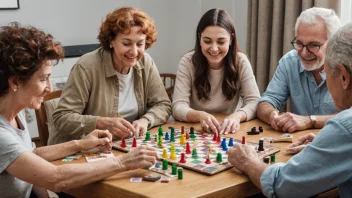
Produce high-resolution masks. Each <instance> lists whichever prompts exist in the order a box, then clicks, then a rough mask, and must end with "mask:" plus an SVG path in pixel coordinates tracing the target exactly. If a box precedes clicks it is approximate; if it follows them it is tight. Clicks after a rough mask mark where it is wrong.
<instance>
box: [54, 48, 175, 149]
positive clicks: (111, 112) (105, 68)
mask: <svg viewBox="0 0 352 198" xmlns="http://www.w3.org/2000/svg"><path fill="white" fill-rule="evenodd" d="M133 72H134V84H135V95H136V99H137V104H138V118H141V117H142V118H146V119H148V121H149V126H148V127H149V128H150V127H153V126H156V125H161V124H163V123H164V122H166V121H167V120H168V118H169V117H170V114H171V102H170V99H169V97H168V95H167V93H166V90H165V87H164V84H163V82H162V81H161V78H160V75H159V72H158V70H157V68H156V66H155V64H154V61H153V59H152V58H151V57H150V56H149V55H148V54H147V53H144V56H143V57H142V58H141V60H139V61H138V62H137V64H136V65H135V66H134V67H133ZM116 73H117V71H116V70H115V69H114V66H113V63H112V58H111V53H110V52H108V51H105V50H103V49H102V48H99V49H97V50H95V51H93V52H91V53H88V54H85V55H83V56H82V57H81V58H80V59H79V60H78V62H77V63H76V64H75V65H74V67H73V68H72V71H71V73H70V76H69V78H68V80H67V83H66V85H65V88H64V90H63V91H62V94H61V98H60V102H59V104H58V107H57V108H56V110H55V112H54V114H53V122H54V123H53V125H54V129H55V130H53V131H50V134H49V144H57V143H61V142H65V141H69V140H73V139H79V138H80V136H81V135H82V134H88V133H90V132H91V131H93V130H94V129H95V128H96V122H97V119H98V118H99V117H100V116H102V117H116V116H117V113H118V112H119V110H118V101H119V98H118V97H119V80H118V77H117V75H116Z"/></svg>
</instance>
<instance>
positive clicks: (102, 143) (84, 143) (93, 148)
mask: <svg viewBox="0 0 352 198" xmlns="http://www.w3.org/2000/svg"><path fill="white" fill-rule="evenodd" d="M111 141H112V135H111V133H110V132H109V131H108V130H98V129H96V130H94V131H92V132H91V133H89V134H88V135H87V136H86V137H85V138H84V139H82V140H79V148H81V149H80V150H81V151H82V152H98V151H109V152H110V151H111V146H112V145H111Z"/></svg>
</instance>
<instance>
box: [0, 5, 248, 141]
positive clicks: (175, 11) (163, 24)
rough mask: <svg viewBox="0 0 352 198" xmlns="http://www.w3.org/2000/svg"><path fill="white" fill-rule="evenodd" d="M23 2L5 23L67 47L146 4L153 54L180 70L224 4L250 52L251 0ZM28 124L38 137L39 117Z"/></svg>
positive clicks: (170, 69) (88, 40)
mask: <svg viewBox="0 0 352 198" xmlns="http://www.w3.org/2000/svg"><path fill="white" fill-rule="evenodd" d="M19 3H20V9H18V10H0V25H6V24H8V23H9V22H11V21H18V22H20V23H22V24H26V25H33V26H36V27H38V28H40V29H42V30H44V31H46V32H50V33H51V34H52V35H53V36H54V37H55V38H56V39H57V40H59V41H61V42H62V43H63V45H80V44H92V43H98V41H97V39H96V37H97V34H98V29H99V26H100V23H101V21H102V20H103V19H104V17H105V16H106V14H107V13H108V12H111V11H113V10H114V9H115V8H117V7H121V6H133V7H138V8H141V9H142V10H143V11H145V12H146V13H148V14H149V15H150V16H151V17H152V18H153V19H154V20H155V23H156V27H157V30H158V41H157V42H156V43H155V44H154V45H153V47H152V48H151V49H149V50H148V53H150V54H151V56H152V57H153V59H154V60H155V62H156V64H157V66H158V69H159V72H160V73H176V71H177V65H178V62H179V60H180V57H181V56H182V55H183V54H184V53H186V52H187V51H189V50H191V49H192V48H193V45H194V40H195V39H194V38H195V29H196V26H197V23H198V21H199V19H200V17H201V16H202V14H204V13H205V12H206V11H207V10H209V9H211V8H224V9H226V10H227V11H228V12H229V13H230V15H231V16H232V18H233V20H234V22H235V25H236V31H237V32H236V33H237V37H238V42H239V45H240V47H241V48H242V51H245V50H246V49H245V47H246V45H245V42H246V29H247V28H246V25H247V20H246V19H247V1H243V0H216V1H214V0H103V1H99V0H74V1H72V0H59V1H52V0H20V2H19ZM75 61H76V59H67V60H65V61H64V63H63V64H60V65H58V66H55V67H54V69H53V77H57V76H65V75H68V74H69V71H70V68H71V66H72V64H73V63H74V62H75ZM32 116H33V117H34V114H33V112H32ZM29 128H30V131H31V136H32V137H37V136H38V132H37V128H36V120H35V119H34V121H33V122H32V123H30V124H29Z"/></svg>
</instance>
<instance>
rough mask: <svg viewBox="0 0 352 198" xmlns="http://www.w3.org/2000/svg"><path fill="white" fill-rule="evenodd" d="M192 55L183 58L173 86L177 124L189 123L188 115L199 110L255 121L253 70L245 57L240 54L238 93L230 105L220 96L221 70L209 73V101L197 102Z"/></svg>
mask: <svg viewBox="0 0 352 198" xmlns="http://www.w3.org/2000/svg"><path fill="white" fill-rule="evenodd" d="M193 54H194V51H192V52H189V53H187V54H185V55H184V56H183V57H182V58H181V61H180V63H179V67H178V71H177V78H176V84H175V89H174V95H173V103H172V115H173V117H174V118H175V119H177V120H180V121H188V120H187V118H186V115H187V113H188V111H190V110H192V109H194V110H201V111H205V112H208V113H225V114H231V113H234V112H236V111H244V112H245V113H246V114H247V121H248V120H251V119H253V118H255V116H256V110H257V104H258V100H259V98H260V93H259V89H258V86H257V83H256V81H255V77H254V75H253V71H252V67H251V64H250V62H249V61H248V58H247V56H246V55H245V54H243V53H241V52H239V53H238V57H239V60H238V62H239V65H238V68H239V83H240V90H239V92H238V93H236V95H235V97H234V99H233V100H231V101H226V98H225V96H224V95H223V93H222V80H223V76H224V75H223V73H224V68H223V67H222V68H220V69H219V70H212V69H210V73H209V76H208V78H209V81H210V85H211V91H210V94H209V97H210V101H205V102H203V101H199V100H198V99H197V91H196V88H195V87H194V84H193V83H194V73H195V67H194V65H193V63H192V56H193Z"/></svg>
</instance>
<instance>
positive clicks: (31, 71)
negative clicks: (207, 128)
mask: <svg viewBox="0 0 352 198" xmlns="http://www.w3.org/2000/svg"><path fill="white" fill-rule="evenodd" d="M62 58H63V49H62V46H61V44H60V43H59V42H57V41H55V40H54V39H53V37H52V36H51V35H50V34H45V33H44V32H42V31H40V30H38V29H36V28H34V27H22V26H20V25H19V24H18V23H13V24H10V25H9V26H3V27H1V28H0V192H1V197H30V196H32V195H34V196H37V197H48V193H47V192H46V190H45V189H51V190H53V191H62V190H65V189H68V188H75V187H79V186H83V185H86V184H88V183H91V182H95V181H99V180H101V179H103V178H106V177H109V176H112V175H114V174H117V173H120V172H123V171H126V170H131V169H136V168H143V167H146V166H151V165H153V164H154V163H155V160H156V157H157V154H156V152H155V151H154V149H153V148H150V147H145V146H140V147H138V148H136V149H135V150H133V151H132V152H129V153H128V154H126V155H119V156H117V157H113V158H109V159H106V160H103V161H97V162H92V163H83V164H65V165H61V166H55V165H53V164H51V163H50V162H48V161H53V160H57V159H60V158H63V157H65V156H68V155H71V154H73V153H76V152H79V151H99V150H100V151H103V150H104V151H106V150H107V151H110V150H111V140H112V135H111V134H110V133H109V131H107V130H92V131H93V132H91V133H89V135H87V136H86V137H85V138H84V139H81V140H73V141H69V142H65V143H62V144H57V145H52V146H46V147H39V148H33V147H32V143H31V138H30V136H29V132H28V127H27V124H26V120H25V115H24V112H23V109H25V108H31V109H38V108H40V105H41V103H42V102H43V98H44V96H45V95H46V94H48V93H50V92H51V91H52V88H51V84H50V75H51V71H52V68H53V64H54V63H56V62H58V61H59V60H61V59H62Z"/></svg>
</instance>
